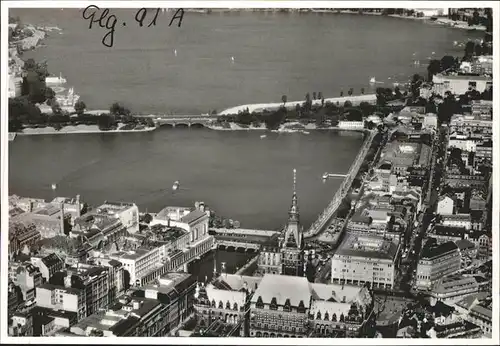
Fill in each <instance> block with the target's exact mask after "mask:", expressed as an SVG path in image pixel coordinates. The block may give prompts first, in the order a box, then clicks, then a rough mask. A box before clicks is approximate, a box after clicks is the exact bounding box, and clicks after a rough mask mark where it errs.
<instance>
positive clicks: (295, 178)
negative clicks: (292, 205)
mask: <svg viewBox="0 0 500 346" xmlns="http://www.w3.org/2000/svg"><path fill="white" fill-rule="evenodd" d="M293 194H294V195H296V194H297V170H296V169H295V168H294V169H293Z"/></svg>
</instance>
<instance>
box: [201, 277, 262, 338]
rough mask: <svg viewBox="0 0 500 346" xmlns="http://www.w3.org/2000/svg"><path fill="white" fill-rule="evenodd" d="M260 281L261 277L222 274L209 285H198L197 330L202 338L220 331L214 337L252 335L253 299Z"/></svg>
mask: <svg viewBox="0 0 500 346" xmlns="http://www.w3.org/2000/svg"><path fill="white" fill-rule="evenodd" d="M261 280H262V277H261V276H242V275H233V274H225V273H222V274H221V275H220V276H218V277H217V278H215V279H214V280H212V282H210V283H207V284H206V285H205V283H200V284H197V287H196V294H195V303H194V309H195V312H196V319H197V329H199V330H200V331H201V330H203V335H213V334H214V333H215V332H216V331H217V330H219V332H218V333H217V334H215V335H214V336H249V335H250V334H249V325H248V320H249V318H250V314H249V311H250V299H251V297H252V295H253V292H255V290H256V289H257V287H258V285H259V283H260V282H261ZM221 327H222V328H221Z"/></svg>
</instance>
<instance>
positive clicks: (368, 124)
mask: <svg viewBox="0 0 500 346" xmlns="http://www.w3.org/2000/svg"><path fill="white" fill-rule="evenodd" d="M365 127H366V128H367V129H368V130H373V128H374V127H375V124H374V123H373V121H365Z"/></svg>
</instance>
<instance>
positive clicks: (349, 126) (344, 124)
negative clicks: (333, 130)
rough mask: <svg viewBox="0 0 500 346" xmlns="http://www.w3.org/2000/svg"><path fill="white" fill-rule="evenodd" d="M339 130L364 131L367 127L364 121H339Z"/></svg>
mask: <svg viewBox="0 0 500 346" xmlns="http://www.w3.org/2000/svg"><path fill="white" fill-rule="evenodd" d="M337 126H338V128H339V129H345V130H363V129H364V127H365V123H364V121H344V120H343V121H339V124H338V125H337Z"/></svg>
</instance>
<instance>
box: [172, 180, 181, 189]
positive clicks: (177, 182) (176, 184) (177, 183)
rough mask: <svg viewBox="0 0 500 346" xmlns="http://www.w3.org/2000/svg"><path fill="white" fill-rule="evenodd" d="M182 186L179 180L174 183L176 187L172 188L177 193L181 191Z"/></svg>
mask: <svg viewBox="0 0 500 346" xmlns="http://www.w3.org/2000/svg"><path fill="white" fill-rule="evenodd" d="M180 185H181V184H180V183H179V181H178V180H177V181H175V182H174V185H173V186H172V190H174V191H177V190H178V189H179V186H180Z"/></svg>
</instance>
